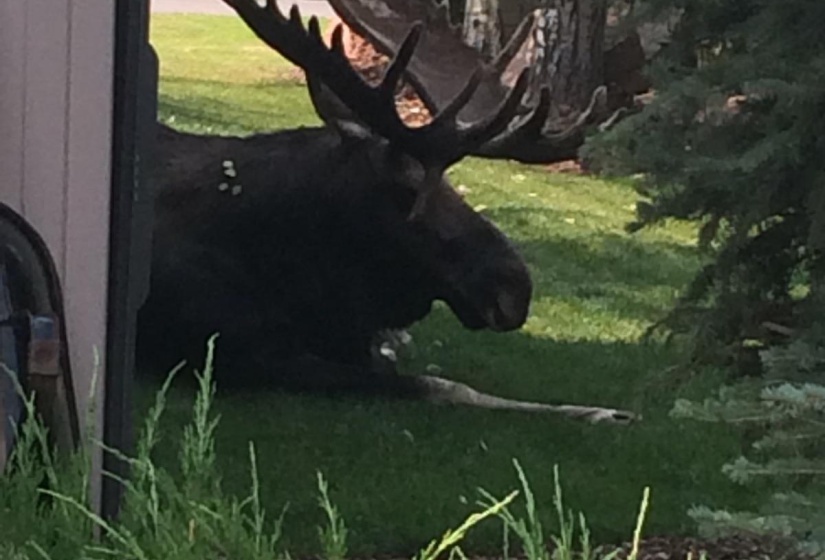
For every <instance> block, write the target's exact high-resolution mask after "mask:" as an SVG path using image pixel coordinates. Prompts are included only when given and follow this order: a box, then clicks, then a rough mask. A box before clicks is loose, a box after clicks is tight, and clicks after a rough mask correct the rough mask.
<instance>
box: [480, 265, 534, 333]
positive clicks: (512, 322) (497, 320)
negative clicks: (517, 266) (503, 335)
mask: <svg viewBox="0 0 825 560" xmlns="http://www.w3.org/2000/svg"><path fill="white" fill-rule="evenodd" d="M519 272H521V271H519ZM531 296H532V284H531V282H530V276H529V274H527V273H526V271H524V273H521V274H516V275H514V277H513V278H511V279H509V281H508V282H505V283H503V285H502V286H501V287H500V288H499V290H498V291H497V294H496V296H495V301H494V302H493V305H492V306H491V307H490V308H489V309H488V310H487V312H486V313H485V315H486V316H485V319H486V321H487V325H488V326H489V327H490V328H491V329H492V330H494V331H499V332H504V331H512V330H515V329H518V328H519V327H521V326H522V325H523V324H524V322H525V321H527V314H528V313H529V311H530V299H531Z"/></svg>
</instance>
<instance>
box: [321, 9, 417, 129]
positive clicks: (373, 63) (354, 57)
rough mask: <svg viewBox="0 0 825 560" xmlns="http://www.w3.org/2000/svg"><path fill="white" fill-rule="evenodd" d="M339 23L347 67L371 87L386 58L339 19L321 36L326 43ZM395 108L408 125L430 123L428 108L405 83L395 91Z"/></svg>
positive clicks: (382, 71)
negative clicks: (352, 69)
mask: <svg viewBox="0 0 825 560" xmlns="http://www.w3.org/2000/svg"><path fill="white" fill-rule="evenodd" d="M339 23H340V24H341V26H342V27H343V31H344V32H343V37H342V38H343V43H344V52H345V53H346V55H347V58H348V59H349V61H350V64H352V67H353V68H355V70H356V71H358V73H359V74H360V75H361V77H362V78H364V80H365V81H366V82H367V83H369V84H371V85H376V84H378V83H379V82H380V81H381V78H383V76H384V72H385V71H386V69H387V66H388V65H389V62H390V61H389V58H388V57H387V56H385V55H383V54H381V53H379V52H378V51H376V50H375V48H374V47H373V46H372V44H370V42H369V41H367V40H366V39H364V38H363V37H362V36H360V35H358V34H357V33H355V32H354V31H353V30H352V29H350V28H349V27H347V26H346V25H345V24H343V23H342V22H341V21H340V20H334V21H332V22H331V25H329V26H328V27H327V29H328V32H327V35H326V37H324V39H325V41H326V42H327V44H330V40H331V36H332V30H333V29H335V27H336V25H337V24H339ZM395 105H396V107H397V108H398V114H399V115H400V116H401V119H402V120H403V121H404V122H405V123H406V124H408V125H410V126H421V125H424V124H427V123H428V122H430V121H431V120H432V116H431V115H430V112H429V111H428V110H427V107H426V106H425V105H424V103H423V102H422V101H421V99H420V98H419V97H418V95H417V94H416V93H415V90H414V89H413V87H412V86H411V85H410V84H409V83H407V82H406V81H402V83H401V86H400V87H399V89H398V91H397V92H396V95H395Z"/></svg>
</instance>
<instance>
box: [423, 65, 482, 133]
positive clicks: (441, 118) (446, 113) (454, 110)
mask: <svg viewBox="0 0 825 560" xmlns="http://www.w3.org/2000/svg"><path fill="white" fill-rule="evenodd" d="M483 79H484V69H483V68H478V69H477V70H476V71H475V72H473V74H472V75H471V76H470V79H469V80H467V83H466V84H465V85H464V87H463V88H462V89H461V91H459V92H458V95H456V96H455V97H454V98H453V100H452V101H450V102H449V103H448V104H447V106H446V107H444V109H443V110H442V111H441V112H440V113H439V114H438V116H437V117H436V118H435V119H434V120H435V121H436V122H439V123H441V122H445V123H446V122H448V121H453V122H454V121H455V119H456V117H457V116H458V114H459V113H460V112H461V110H462V109H463V108H464V107H465V106H466V105H467V103H468V102H469V101H470V99H471V98H472V97H473V95H474V94H475V92H476V90H478V86H480V85H481V80H483Z"/></svg>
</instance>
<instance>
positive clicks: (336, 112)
mask: <svg viewBox="0 0 825 560" xmlns="http://www.w3.org/2000/svg"><path fill="white" fill-rule="evenodd" d="M306 77H307V89H308V90H309V98H310V99H311V100H312V105H313V107H315V112H316V113H317V114H318V116H319V117H320V118H321V120H322V121H324V123H326V125H327V126H329V127H331V128H332V129H333V130H335V131H336V132H338V134H339V135H340V136H341V138H342V139H344V140H365V139H367V138H369V137H370V136H372V132H371V131H370V129H369V128H368V127H367V126H366V125H364V124H362V123H361V122H360V121H359V120H358V118H357V117H356V116H355V113H353V112H352V111H351V110H350V109H349V107H347V106H346V105H344V103H342V102H341V100H340V99H339V98H338V96H336V95H335V94H334V93H332V91H331V90H330V89H329V88H328V87H326V85H324V83H323V82H322V81H321V80H319V79H318V78H317V77H315V76H313V75H312V73H310V72H307V74H306Z"/></svg>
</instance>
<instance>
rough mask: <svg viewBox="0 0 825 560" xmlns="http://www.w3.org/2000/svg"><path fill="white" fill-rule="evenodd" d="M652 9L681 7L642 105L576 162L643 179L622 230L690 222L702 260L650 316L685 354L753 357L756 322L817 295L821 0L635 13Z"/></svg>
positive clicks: (740, 0)
mask: <svg viewBox="0 0 825 560" xmlns="http://www.w3.org/2000/svg"><path fill="white" fill-rule="evenodd" d="M663 12H669V13H674V12H676V13H679V12H681V17H680V20H679V23H678V25H677V26H676V28H675V29H674V30H673V33H672V37H671V41H670V44H669V45H667V46H666V48H664V49H663V50H662V51H661V53H660V55H659V56H658V57H657V59H656V60H655V61H654V63H653V64H652V66H651V68H650V70H649V72H650V75H651V78H652V81H653V84H654V88H655V95H654V96H653V101H652V103H650V104H649V105H647V106H646V107H645V108H644V109H643V110H642V111H640V112H639V113H638V114H635V115H633V116H631V117H629V118H627V119H625V120H624V121H623V122H621V123H619V124H618V125H617V126H616V127H615V128H614V129H613V130H611V131H609V132H607V133H605V134H601V135H597V136H594V137H593V138H591V139H590V141H589V142H588V145H587V146H586V147H585V149H584V158H585V159H586V160H587V161H588V162H589V163H590V164H591V165H592V166H593V167H594V168H595V169H597V170H601V171H603V172H606V173H619V174H630V173H633V174H638V175H637V176H638V177H641V179H640V180H639V181H638V182H637V183H636V185H637V190H638V192H639V193H640V194H641V195H642V197H643V199H644V200H643V201H641V202H639V204H638V205H637V220H636V221H635V222H634V223H632V224H630V225H629V226H628V229H629V230H630V231H635V230H636V229H639V228H642V227H648V226H651V225H654V224H657V223H661V222H663V221H666V220H669V219H683V220H693V221H696V222H698V223H699V224H700V226H701V227H700V229H699V235H698V243H699V245H700V247H701V248H702V249H703V250H704V251H705V252H706V254H707V256H708V262H707V266H705V267H704V268H703V269H702V270H700V271H699V273H698V274H697V275H696V277H695V279H694V281H693V283H692V284H691V285H690V286H689V287H688V288H687V289H686V290H685V292H684V294H683V297H682V298H681V301H680V302H679V304H678V305H677V306H676V308H675V309H674V310H673V312H672V313H671V314H670V315H669V316H668V317H666V318H665V320H664V321H663V322H662V325H663V326H665V327H668V328H669V329H670V330H671V332H687V333H690V334H691V335H692V336H691V340H693V341H694V343H695V346H694V350H695V356H697V357H704V358H731V357H736V356H743V355H745V356H748V355H750V356H752V354H753V353H752V352H748V351H747V345H745V344H744V343H745V342H746V341H748V340H749V339H754V338H761V339H765V338H766V337H765V336H764V335H766V333H767V332H773V331H771V330H770V329H769V330H768V331H764V330H763V329H762V325H764V324H765V322H766V321H768V324H769V325H771V324H775V323H780V324H781V325H783V326H796V327H800V326H804V325H805V324H806V315H805V313H804V311H805V310H806V309H807V310H808V312H809V313H810V315H809V316H808V317H807V318H808V319H811V318H815V317H816V315H817V314H816V308H817V306H816V305H815V304H816V302H818V301H820V300H821V299H822V295H821V292H822V282H823V270H822V268H823V259H822V257H821V255H822V250H823V247H825V181H823V178H825V136H823V135H822V134H821V129H822V128H823V126H825V33H823V32H822V25H823V24H825V2H821V1H819V0H783V1H781V2H777V1H773V0H729V1H725V2H720V1H719V0H690V1H687V0H676V1H672V0H671V1H667V0H648V1H646V2H638V3H637V5H636V9H635V17H637V18H639V19H641V20H643V19H645V18H653V17H654V16H661V15H662V13H663ZM820 308H821V307H820ZM811 311H813V312H811Z"/></svg>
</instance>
